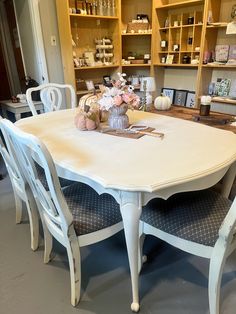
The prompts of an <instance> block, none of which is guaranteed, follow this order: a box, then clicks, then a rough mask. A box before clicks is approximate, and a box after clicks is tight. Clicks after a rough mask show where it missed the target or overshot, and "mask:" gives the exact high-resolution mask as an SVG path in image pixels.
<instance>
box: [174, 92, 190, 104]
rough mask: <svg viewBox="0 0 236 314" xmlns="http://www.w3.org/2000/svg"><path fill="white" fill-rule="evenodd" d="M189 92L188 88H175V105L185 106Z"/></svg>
mask: <svg viewBox="0 0 236 314" xmlns="http://www.w3.org/2000/svg"><path fill="white" fill-rule="evenodd" d="M187 93H188V91H187V90H182V89H178V90H175V97H174V105H177V106H185V104H186V99H187Z"/></svg>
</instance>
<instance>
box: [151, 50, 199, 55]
mask: <svg viewBox="0 0 236 314" xmlns="http://www.w3.org/2000/svg"><path fill="white" fill-rule="evenodd" d="M157 53H159V54H173V53H200V51H195V50H179V51H172V50H168V51H158V52H157Z"/></svg>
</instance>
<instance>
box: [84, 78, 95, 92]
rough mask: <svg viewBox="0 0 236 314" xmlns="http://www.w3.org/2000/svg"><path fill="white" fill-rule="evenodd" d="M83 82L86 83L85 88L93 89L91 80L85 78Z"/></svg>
mask: <svg viewBox="0 0 236 314" xmlns="http://www.w3.org/2000/svg"><path fill="white" fill-rule="evenodd" d="M85 84H86V87H87V90H94V89H95V87H94V83H93V81H91V80H85Z"/></svg>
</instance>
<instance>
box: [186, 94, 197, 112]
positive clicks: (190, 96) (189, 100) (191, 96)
mask: <svg viewBox="0 0 236 314" xmlns="http://www.w3.org/2000/svg"><path fill="white" fill-rule="evenodd" d="M185 105H186V107H188V108H194V105H195V92H194V91H188V93H187V98H186V104H185Z"/></svg>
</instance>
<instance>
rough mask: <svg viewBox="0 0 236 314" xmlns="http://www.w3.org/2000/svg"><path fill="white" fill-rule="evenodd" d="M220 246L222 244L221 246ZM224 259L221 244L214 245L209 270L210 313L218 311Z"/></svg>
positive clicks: (217, 313)
mask: <svg viewBox="0 0 236 314" xmlns="http://www.w3.org/2000/svg"><path fill="white" fill-rule="evenodd" d="M220 246H222V248H221V247H220ZM225 260H226V255H225V249H223V244H220V245H216V247H215V248H214V251H213V254H212V257H211V260H210V270H209V283H208V297H209V307H210V314H219V313H220V312H219V309H220V286H221V279H222V272H223V267H224V264H225Z"/></svg>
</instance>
